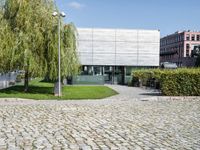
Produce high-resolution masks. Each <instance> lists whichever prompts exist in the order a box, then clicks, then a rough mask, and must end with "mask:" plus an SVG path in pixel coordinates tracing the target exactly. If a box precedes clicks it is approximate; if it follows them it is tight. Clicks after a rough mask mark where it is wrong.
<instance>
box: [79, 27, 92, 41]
mask: <svg viewBox="0 0 200 150" xmlns="http://www.w3.org/2000/svg"><path fill="white" fill-rule="evenodd" d="M88 40H89V41H92V29H78V41H88Z"/></svg>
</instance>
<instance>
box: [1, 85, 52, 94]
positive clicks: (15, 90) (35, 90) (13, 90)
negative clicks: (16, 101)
mask: <svg viewBox="0 0 200 150" xmlns="http://www.w3.org/2000/svg"><path fill="white" fill-rule="evenodd" d="M0 93H6V94H19V93H24V94H25V93H27V94H53V87H41V86H29V89H28V92H24V86H22V85H16V86H13V87H9V88H6V89H2V90H0Z"/></svg>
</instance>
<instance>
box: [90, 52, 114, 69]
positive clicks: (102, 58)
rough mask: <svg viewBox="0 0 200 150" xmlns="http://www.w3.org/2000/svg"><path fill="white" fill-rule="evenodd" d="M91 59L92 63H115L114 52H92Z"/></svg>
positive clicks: (112, 64)
mask: <svg viewBox="0 0 200 150" xmlns="http://www.w3.org/2000/svg"><path fill="white" fill-rule="evenodd" d="M93 59H94V62H93V65H100V64H102V65H111V66H114V65H115V54H110V53H108V54H105V53H94V55H93Z"/></svg>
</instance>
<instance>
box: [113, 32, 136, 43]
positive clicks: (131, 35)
mask: <svg viewBox="0 0 200 150" xmlns="http://www.w3.org/2000/svg"><path fill="white" fill-rule="evenodd" d="M137 32H138V31H137V30H117V31H116V41H117V42H118V41H121V42H127V41H129V42H130V41H131V42H137V39H138V37H137V36H138V35H137Z"/></svg>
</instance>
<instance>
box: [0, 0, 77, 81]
mask: <svg viewBox="0 0 200 150" xmlns="http://www.w3.org/2000/svg"><path fill="white" fill-rule="evenodd" d="M1 5H2V4H1ZM1 8H2V7H1ZM3 8H4V9H0V37H1V38H0V72H9V71H13V70H17V69H19V70H25V71H26V73H28V76H25V78H27V77H36V76H40V77H44V76H47V75H48V78H49V79H52V80H56V79H57V76H58V18H54V17H52V13H53V12H54V11H55V6H54V3H53V0H34V1H33V0H5V5H3ZM61 22H62V21H61ZM61 58H62V60H61V75H62V77H63V78H64V77H66V76H69V75H73V74H77V73H78V69H79V63H78V57H77V53H76V28H75V26H74V25H73V24H69V25H66V26H64V25H63V23H61ZM25 81H26V80H25Z"/></svg>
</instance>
